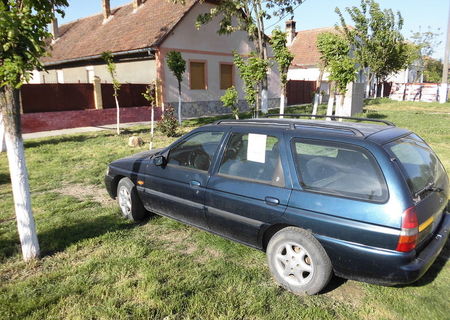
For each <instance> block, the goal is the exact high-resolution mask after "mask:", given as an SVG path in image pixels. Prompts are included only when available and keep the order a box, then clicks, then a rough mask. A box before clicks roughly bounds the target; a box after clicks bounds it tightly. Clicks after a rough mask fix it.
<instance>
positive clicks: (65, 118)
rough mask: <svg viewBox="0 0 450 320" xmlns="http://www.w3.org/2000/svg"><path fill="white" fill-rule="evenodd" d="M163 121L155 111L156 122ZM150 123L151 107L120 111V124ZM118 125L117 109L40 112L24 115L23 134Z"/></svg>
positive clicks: (158, 109) (159, 112) (158, 112)
mask: <svg viewBox="0 0 450 320" xmlns="http://www.w3.org/2000/svg"><path fill="white" fill-rule="evenodd" d="M159 119H161V109H160V108H156V109H155V120H159ZM140 121H150V110H149V107H132V108H123V109H120V122H121V123H128V122H140ZM114 123H116V109H103V110H82V111H61V112H39V113H28V114H22V132H23V133H32V132H40V131H49V130H59V129H69V128H78V127H96V126H102V125H106V124H114Z"/></svg>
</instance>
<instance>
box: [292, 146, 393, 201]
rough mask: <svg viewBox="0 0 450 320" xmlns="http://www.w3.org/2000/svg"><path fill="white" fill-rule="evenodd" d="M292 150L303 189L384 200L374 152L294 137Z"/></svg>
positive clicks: (382, 184) (382, 179)
mask: <svg viewBox="0 0 450 320" xmlns="http://www.w3.org/2000/svg"><path fill="white" fill-rule="evenodd" d="M292 151H293V154H294V158H295V164H296V167H297V173H298V175H299V180H300V183H301V185H302V187H303V188H304V189H306V190H311V191H318V192H323V193H329V194H334V195H338V196H345V197H350V198H358V199H363V200H372V201H383V200H386V198H387V186H386V183H385V181H384V177H383V175H382V173H381V170H380V168H379V166H378V164H377V163H376V161H375V159H374V158H373V156H372V155H371V154H370V153H369V152H367V151H365V150H364V149H362V148H358V147H356V146H350V145H344V144H336V143H332V142H330V143H328V142H305V141H301V140H294V141H293V143H292Z"/></svg>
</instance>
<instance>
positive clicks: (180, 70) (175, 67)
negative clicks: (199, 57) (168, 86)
mask: <svg viewBox="0 0 450 320" xmlns="http://www.w3.org/2000/svg"><path fill="white" fill-rule="evenodd" d="M167 65H168V67H169V69H170V71H172V73H173V75H174V76H175V78H177V81H178V123H179V124H180V125H181V82H182V81H183V74H184V73H185V72H186V61H185V60H184V59H183V57H182V55H181V53H180V52H178V51H170V52H169V53H167Z"/></svg>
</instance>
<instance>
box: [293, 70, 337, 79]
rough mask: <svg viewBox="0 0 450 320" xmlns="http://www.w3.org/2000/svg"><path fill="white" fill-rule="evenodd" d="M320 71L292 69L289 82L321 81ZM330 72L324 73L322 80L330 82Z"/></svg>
mask: <svg viewBox="0 0 450 320" xmlns="http://www.w3.org/2000/svg"><path fill="white" fill-rule="evenodd" d="M319 75H320V69H319V68H305V69H303V68H302V69H300V68H298V69H297V68H295V69H294V68H291V69H289V71H288V80H304V81H317V80H318V79H319ZM329 75H330V74H329V73H328V72H324V74H323V77H322V80H323V81H328V77H329Z"/></svg>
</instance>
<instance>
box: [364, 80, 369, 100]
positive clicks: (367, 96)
mask: <svg viewBox="0 0 450 320" xmlns="http://www.w3.org/2000/svg"><path fill="white" fill-rule="evenodd" d="M365 97H366V98H370V82H369V81H367V84H366V95H365Z"/></svg>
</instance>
